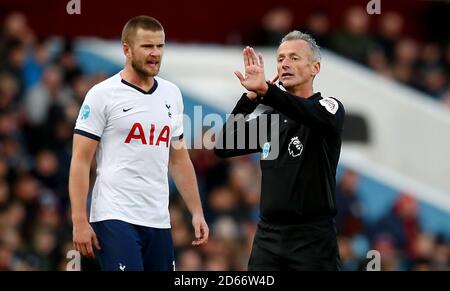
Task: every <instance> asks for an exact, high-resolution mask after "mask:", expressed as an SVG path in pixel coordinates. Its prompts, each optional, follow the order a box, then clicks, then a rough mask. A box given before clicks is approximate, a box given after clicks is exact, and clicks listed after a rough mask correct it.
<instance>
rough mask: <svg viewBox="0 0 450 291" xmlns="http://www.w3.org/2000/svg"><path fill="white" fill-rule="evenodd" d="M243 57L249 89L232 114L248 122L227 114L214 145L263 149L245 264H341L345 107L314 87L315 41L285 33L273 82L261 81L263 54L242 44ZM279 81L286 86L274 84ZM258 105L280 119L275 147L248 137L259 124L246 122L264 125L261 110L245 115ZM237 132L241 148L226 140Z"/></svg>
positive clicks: (224, 151)
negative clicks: (339, 197)
mask: <svg viewBox="0 0 450 291" xmlns="http://www.w3.org/2000/svg"><path fill="white" fill-rule="evenodd" d="M243 57H244V65H245V76H243V75H242V74H241V73H240V72H235V74H236V76H237V77H238V78H239V80H240V82H241V84H242V86H243V87H245V88H246V89H247V90H248V93H247V94H244V95H243V96H242V97H241V99H240V100H239V101H238V103H237V105H236V107H235V108H234V109H233V111H232V115H235V116H240V118H245V123H244V124H245V125H246V126H245V127H239V126H237V127H236V126H235V124H230V123H231V122H235V121H237V120H239V117H236V118H229V119H228V121H227V124H225V125H224V128H223V130H222V132H221V133H220V135H219V137H218V140H217V143H216V146H215V149H214V151H215V153H216V155H218V156H220V157H223V158H228V157H233V156H238V155H243V154H249V153H254V152H261V169H262V182H261V204H260V221H259V223H258V228H257V231H256V234H255V238H254V242H253V247H252V253H251V256H250V260H249V264H248V270H250V271H274V270H297V271H299V270H335V271H337V270H340V266H341V262H340V258H339V251H338V245H337V239H336V228H335V222H334V216H335V215H336V203H335V184H336V167H337V164H338V160H339V154H340V150H341V133H342V126H343V122H344V116H345V111H344V107H343V105H342V103H341V102H339V101H338V100H337V99H335V98H330V97H322V96H321V94H320V93H319V92H317V93H314V91H313V81H314V78H315V76H316V75H317V74H318V73H319V72H320V59H321V56H320V50H319V47H318V46H317V44H316V42H315V41H314V39H313V38H312V37H311V36H310V35H308V34H305V33H302V32H300V31H292V32H290V33H289V34H287V35H286V36H285V37H284V38H283V39H282V41H281V44H280V46H279V47H278V51H277V76H276V77H274V78H273V80H271V81H270V82H266V81H265V76H264V63H263V57H262V55H261V54H258V55H257V54H256V53H255V51H254V50H253V48H251V47H246V48H245V49H244V51H243ZM277 80H279V82H278V83H279V84H280V85H282V86H283V87H284V88H285V89H286V91H284V90H282V89H280V88H278V87H277V86H275V85H274V82H276V81H277ZM258 104H263V105H267V106H269V107H271V109H269V110H267V111H265V112H264V113H265V114H263V115H264V116H268V117H269V118H270V120H279V122H278V130H279V131H278V133H279V134H278V136H277V138H278V145H279V148H278V150H275V147H274V146H273V147H272V148H271V146H272V145H275V143H274V141H273V140H270V141H268V142H265V143H264V144H263V145H262V146H261V144H257V143H255V142H254V141H251V140H249V138H250V137H251V136H252V133H251V132H250V133H249V132H248V131H249V129H250V128H256V127H252V126H251V123H253V122H256V123H257V124H259V123H261V122H260V121H261V120H260V119H261V117H262V116H263V115H259V116H258V117H256V118H249V117H250V114H251V113H253V111H254V110H255V109H256V107H257V106H258ZM275 116H276V117H277V119H275V118H274V117H275ZM258 131H259V132H261V128H259V130H258ZM258 135H259V134H256V135H255V134H253V136H254V137H256V138H257V136H258ZM242 136H244V137H245V138H246V140H245V146H244V147H243V148H242V147H241V148H240V149H237V148H235V147H234V146H229V144H230V140H229V141H228V142H227V138H228V139H236V138H238V139H239V137H242ZM258 140H259V139H258ZM233 142H234V140H233ZM231 144H233V143H231ZM250 144H257V146H256V147H254V148H252V147H250V146H249V145H250ZM224 145H225V146H224ZM270 153H273V154H275V157H272V158H270Z"/></svg>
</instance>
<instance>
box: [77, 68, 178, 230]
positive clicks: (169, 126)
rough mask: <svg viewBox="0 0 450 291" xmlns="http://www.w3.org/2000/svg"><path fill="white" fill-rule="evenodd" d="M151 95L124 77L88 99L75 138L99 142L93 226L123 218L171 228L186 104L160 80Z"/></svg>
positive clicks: (105, 83) (96, 89) (96, 90)
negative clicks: (175, 157)
mask: <svg viewBox="0 0 450 291" xmlns="http://www.w3.org/2000/svg"><path fill="white" fill-rule="evenodd" d="M154 80H155V82H154V86H153V87H152V89H150V91H148V92H145V91H144V90H142V89H140V88H138V87H136V86H134V85H133V84H130V83H128V82H126V81H125V80H123V79H122V78H121V76H120V73H118V74H116V75H114V76H112V77H111V78H109V79H107V80H105V81H103V82H101V83H99V84H97V85H96V86H94V87H93V88H92V89H91V90H90V91H89V92H88V93H87V95H86V98H85V100H84V102H83V105H82V106H81V109H80V115H79V117H78V120H77V122H76V125H75V133H76V134H81V135H84V136H86V137H89V138H92V139H95V140H98V141H99V146H98V149H97V154H96V159H97V179H96V181H95V185H94V189H93V193H92V203H91V213H90V221H91V222H96V221H102V220H107V219H117V220H122V221H125V222H128V223H132V224H136V225H142V226H148V227H155V228H170V216H169V209H168V205H169V185H168V176H167V171H168V161H169V150H170V141H171V139H172V138H178V139H181V138H182V136H183V101H182V96H181V92H180V90H179V89H178V87H177V86H176V85H174V84H172V83H170V82H168V81H166V80H164V79H162V78H159V77H155V79H154Z"/></svg>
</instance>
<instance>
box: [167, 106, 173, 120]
mask: <svg viewBox="0 0 450 291" xmlns="http://www.w3.org/2000/svg"><path fill="white" fill-rule="evenodd" d="M166 108H167V110H168V112H167V115H169V117H170V118H172V113H171V112H170V105H168V104H167V103H166Z"/></svg>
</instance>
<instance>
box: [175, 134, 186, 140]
mask: <svg viewBox="0 0 450 291" xmlns="http://www.w3.org/2000/svg"><path fill="white" fill-rule="evenodd" d="M183 137H184V134H183V133H182V134H180V135H179V136H173V137H172V140H182V139H183Z"/></svg>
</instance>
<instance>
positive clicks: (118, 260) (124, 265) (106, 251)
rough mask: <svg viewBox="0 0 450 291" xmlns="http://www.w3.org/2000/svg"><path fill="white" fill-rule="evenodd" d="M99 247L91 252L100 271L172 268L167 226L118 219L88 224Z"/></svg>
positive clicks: (170, 238) (168, 269) (171, 249)
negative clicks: (137, 223)
mask: <svg viewBox="0 0 450 291" xmlns="http://www.w3.org/2000/svg"><path fill="white" fill-rule="evenodd" d="M92 228H93V229H94V231H95V234H96V235H97V238H98V240H99V242H100V247H101V250H99V251H98V250H97V251H96V252H95V256H96V258H97V260H98V261H99V263H100V268H101V270H102V271H173V270H174V267H175V258H174V251H173V242H172V233H171V230H170V229H159V228H153V227H145V226H139V225H134V224H130V223H127V222H124V221H120V220H105V221H100V222H94V223H92Z"/></svg>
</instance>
